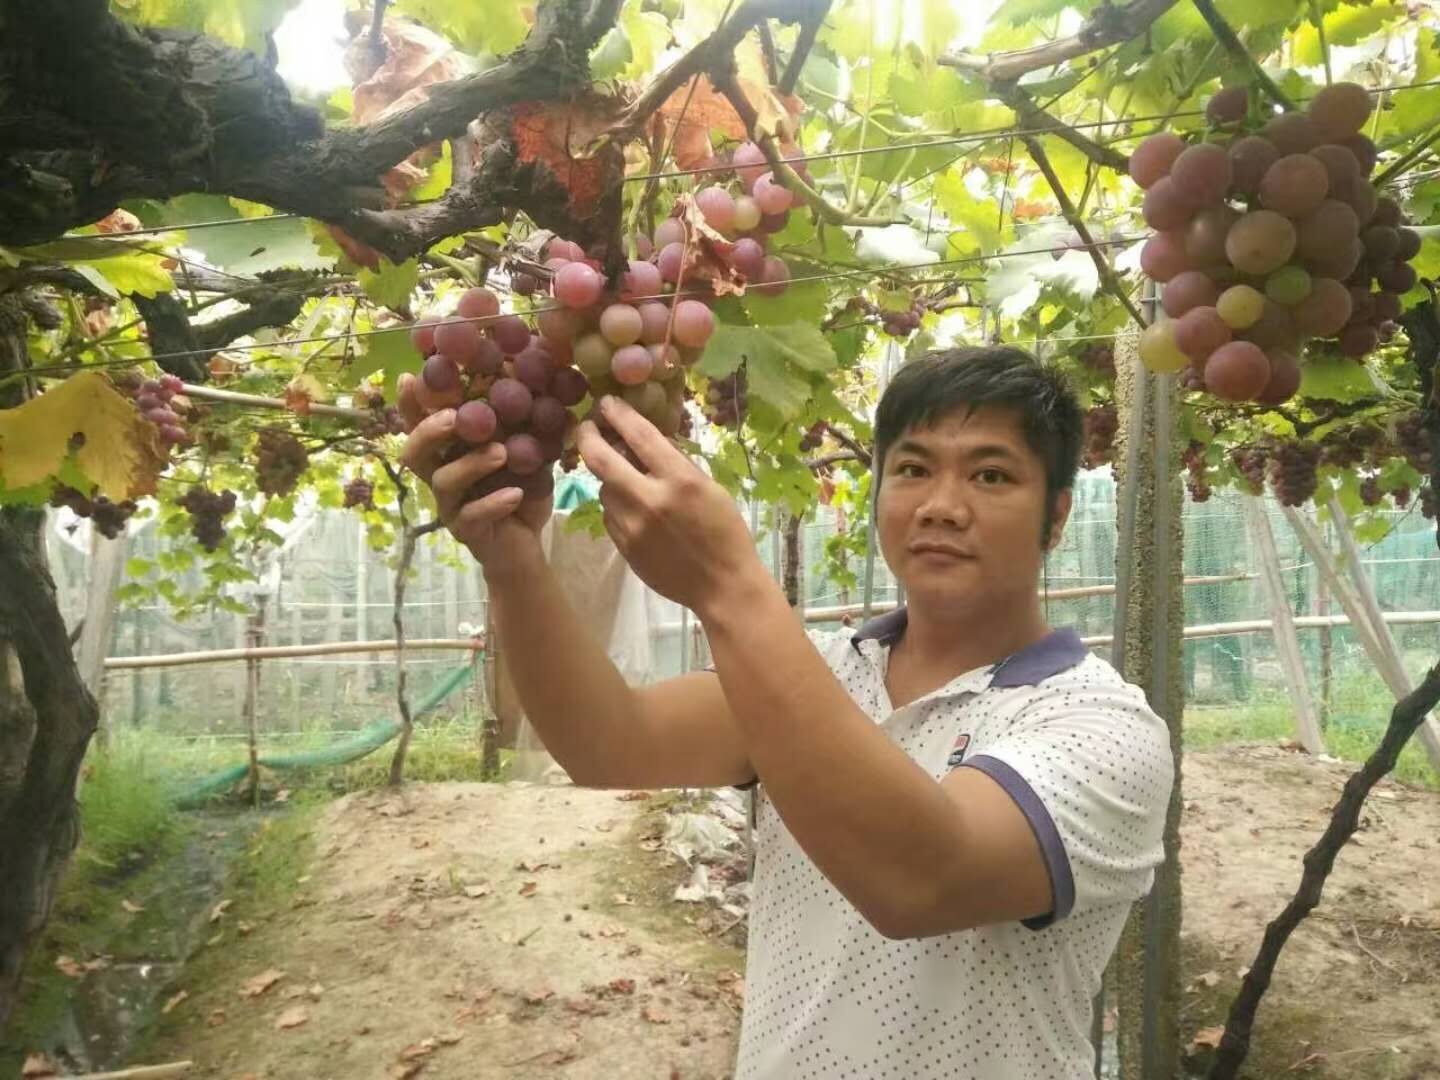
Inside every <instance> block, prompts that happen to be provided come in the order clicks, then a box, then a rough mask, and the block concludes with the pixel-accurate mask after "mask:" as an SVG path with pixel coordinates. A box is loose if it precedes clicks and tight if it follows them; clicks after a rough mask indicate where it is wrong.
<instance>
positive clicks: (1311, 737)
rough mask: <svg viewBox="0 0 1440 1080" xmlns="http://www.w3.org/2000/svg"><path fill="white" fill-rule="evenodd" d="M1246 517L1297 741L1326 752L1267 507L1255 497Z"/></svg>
mask: <svg viewBox="0 0 1440 1080" xmlns="http://www.w3.org/2000/svg"><path fill="white" fill-rule="evenodd" d="M1245 516H1246V518H1247V519H1248V524H1249V526H1250V536H1251V538H1252V539H1253V540H1254V542H1255V548H1256V553H1257V554H1258V555H1259V557H1260V569H1261V577H1260V584H1261V587H1262V589H1263V590H1264V593H1265V602H1266V604H1267V606H1268V607H1269V609H1270V621H1271V622H1273V623H1274V624H1275V651H1276V652H1277V653H1279V654H1280V667H1281V669H1282V670H1283V671H1284V672H1285V681H1286V682H1287V683H1289V686H1290V694H1291V696H1292V697H1293V698H1294V700H1295V738H1296V740H1297V741H1298V742H1299V743H1300V745H1301V746H1303V747H1305V749H1306V750H1307V751H1309V752H1310V753H1312V754H1323V753H1324V752H1325V738H1324V736H1323V735H1321V733H1320V718H1319V716H1318V715H1317V714H1316V712H1315V699H1314V698H1313V697H1312V696H1311V694H1310V684H1309V682H1308V681H1307V680H1306V678H1305V661H1304V659H1303V658H1302V657H1301V655H1300V638H1299V635H1298V634H1296V632H1295V613H1294V612H1292V611H1291V610H1290V604H1289V602H1288V600H1287V599H1286V595H1285V583H1284V581H1283V580H1281V577H1280V553H1279V552H1278V551H1277V550H1276V548H1275V534H1274V533H1273V532H1272V531H1271V530H1270V519H1269V518H1268V517H1267V516H1266V514H1265V505H1264V503H1262V502H1261V500H1260V499H1259V498H1258V497H1257V496H1254V495H1250V496H1247V497H1246V498H1245Z"/></svg>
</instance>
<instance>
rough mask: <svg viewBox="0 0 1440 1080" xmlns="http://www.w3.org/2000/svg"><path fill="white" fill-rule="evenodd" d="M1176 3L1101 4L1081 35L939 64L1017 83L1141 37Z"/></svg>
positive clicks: (1141, 0)
mask: <svg viewBox="0 0 1440 1080" xmlns="http://www.w3.org/2000/svg"><path fill="white" fill-rule="evenodd" d="M1176 2H1177V0H1132V2H1131V3H1129V4H1123V5H1120V6H1115V5H1113V4H1100V5H1099V6H1098V7H1097V8H1096V9H1095V10H1094V12H1092V13H1091V15H1090V18H1089V19H1088V20H1087V21H1086V23H1085V25H1084V26H1082V27H1081V28H1080V31H1079V32H1078V33H1076V34H1074V35H1072V36H1071V37H1068V38H1061V39H1060V40H1058V41H1050V42H1046V43H1045V44H1044V45H1036V46H1034V47H1033V48H1029V49H1016V50H1014V51H1013V52H1003V53H991V54H990V55H987V56H980V55H977V54H974V53H951V54H948V55H946V56H942V57H940V59H939V61H938V62H939V63H941V64H944V65H946V66H947V67H953V68H960V69H961V70H963V71H972V72H974V73H975V74H977V75H979V76H980V77H981V78H983V79H984V80H985V81H986V82H991V83H996V82H1014V81H1015V80H1017V79H1019V78H1020V77H1021V76H1022V75H1028V74H1029V73H1030V72H1032V71H1039V70H1040V69H1041V68H1048V67H1055V66H1057V65H1058V64H1063V63H1064V62H1065V61H1066V60H1073V59H1075V58H1076V57H1077V56H1084V55H1085V54H1087V53H1092V52H1095V51H1096V50H1097V49H1103V48H1105V47H1106V46H1109V45H1117V44H1119V43H1120V42H1122V41H1129V40H1130V39H1131V38H1135V37H1139V36H1140V35H1141V34H1143V33H1144V32H1145V31H1146V30H1148V29H1149V28H1150V24H1151V23H1153V22H1154V21H1155V20H1156V19H1158V18H1159V17H1160V16H1161V15H1163V14H1165V12H1166V11H1168V10H1170V8H1172V7H1174V6H1175V4H1176Z"/></svg>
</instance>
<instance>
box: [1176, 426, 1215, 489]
mask: <svg viewBox="0 0 1440 1080" xmlns="http://www.w3.org/2000/svg"><path fill="white" fill-rule="evenodd" d="M1180 461H1181V463H1182V464H1183V465H1184V466H1185V488H1186V490H1187V491H1189V492H1190V498H1191V499H1192V500H1194V501H1195V502H1197V503H1202V502H1205V501H1206V500H1208V499H1209V498H1210V491H1211V488H1210V478H1209V476H1207V475H1206V470H1205V444H1204V443H1202V442H1197V441H1196V440H1193V439H1192V440H1191V441H1190V445H1189V446H1187V447H1186V448H1185V449H1184V450H1183V451H1182V452H1181V454H1180Z"/></svg>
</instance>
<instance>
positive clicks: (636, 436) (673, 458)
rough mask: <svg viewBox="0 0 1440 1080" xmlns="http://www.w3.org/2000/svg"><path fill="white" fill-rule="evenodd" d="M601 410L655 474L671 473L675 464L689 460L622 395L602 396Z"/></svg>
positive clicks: (674, 468)
mask: <svg viewBox="0 0 1440 1080" xmlns="http://www.w3.org/2000/svg"><path fill="white" fill-rule="evenodd" d="M600 414H601V415H602V416H604V417H605V419H606V420H607V421H609V423H610V426H611V427H613V428H614V429H615V430H616V431H617V432H619V433H620V437H621V438H622V439H624V440H625V442H626V443H627V444H628V445H629V447H630V449H631V450H634V451H635V455H636V457H638V458H639V459H640V460H641V461H643V462H644V463H645V467H646V468H647V469H649V470H650V471H651V472H652V473H654V474H655V475H657V476H663V475H666V474H673V473H674V472H675V470H676V466H677V465H680V464H688V462H686V460H685V455H684V454H682V453H680V451H679V450H676V449H675V447H674V446H673V445H672V444H671V442H670V440H669V439H667V438H665V436H664V435H662V434H660V429H659V428H657V427H656V426H655V425H654V424H652V423H651V422H650V421H649V420H646V419H645V417H643V416H641V415H640V414H639V413H638V412H636V411H635V408H634V407H633V406H632V405H631V404H630V403H629V402H628V401H626V400H625V399H624V398H618V397H615V396H614V395H606V396H605V397H603V398H601V399H600Z"/></svg>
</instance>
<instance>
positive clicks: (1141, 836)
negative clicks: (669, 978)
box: [736, 609, 1174, 1080]
mask: <svg viewBox="0 0 1440 1080" xmlns="http://www.w3.org/2000/svg"><path fill="white" fill-rule="evenodd" d="M904 626H905V613H904V610H903V609H901V610H899V611H896V612H894V613H892V614H890V615H887V616H884V617H882V618H880V619H876V620H873V621H872V622H871V623H869V624H867V625H866V626H864V627H862V628H861V629H860V630H859V631H858V632H856V631H850V630H846V631H842V632H840V633H837V634H825V633H816V634H813V635H812V640H813V641H814V642H815V644H816V646H817V647H818V648H819V649H820V652H821V654H822V655H823V656H824V657H825V659H826V660H827V661H828V662H829V664H830V669H831V670H832V671H833V672H834V673H835V675H836V677H837V678H838V679H839V680H840V681H841V683H842V684H843V685H844V686H845V689H846V690H847V691H848V692H849V693H850V696H851V697H852V698H853V699H854V700H855V702H856V703H857V704H858V705H859V706H860V707H861V708H862V709H864V710H865V711H866V712H867V713H868V714H869V715H870V716H871V717H872V718H873V719H874V720H875V721H876V723H877V724H879V725H880V727H881V728H882V729H883V730H884V731H885V732H886V733H887V734H888V735H889V736H890V738H891V739H892V740H893V741H894V742H895V743H896V744H897V745H898V746H899V747H900V748H901V749H903V750H904V751H905V752H906V753H907V754H909V755H910V757H911V758H913V759H914V760H915V761H916V762H918V763H919V764H920V765H921V766H922V767H923V768H925V769H926V770H927V771H928V772H929V773H930V775H931V776H933V777H935V779H936V780H940V779H941V778H943V777H944V776H945V775H946V774H947V773H948V772H949V771H950V770H952V769H955V768H972V769H982V770H984V771H985V772H986V773H987V774H989V775H990V776H991V777H993V778H994V779H995V780H996V781H998V782H999V783H1000V784H1001V785H1002V786H1003V787H1004V788H1005V790H1006V791H1008V792H1009V793H1010V795H1011V796H1012V797H1013V798H1014V799H1015V801H1016V803H1017V804H1018V805H1019V806H1020V808H1021V809H1022V810H1023V811H1024V813H1025V815H1026V817H1027V818H1028V819H1029V822H1030V825H1031V827H1032V828H1033V829H1034V830H1035V835H1036V837H1037V838H1038V839H1039V841H1040V845H1041V848H1042V849H1043V851H1044V854H1045V859H1046V862H1047V864H1048V867H1049V871H1050V880H1051V884H1052V887H1053V892H1054V897H1055V904H1054V909H1053V910H1052V911H1051V912H1050V913H1048V914H1046V915H1044V916H1041V917H1039V918H1035V919H1027V920H1024V921H1023V922H1015V923H1005V924H995V925H989V926H983V927H979V928H976V929H973V930H965V931H962V932H959V933H953V934H943V935H939V936H936V937H929V938H921V939H917V940H905V941H893V940H890V939H888V938H886V937H884V936H883V935H881V934H880V933H879V932H877V931H876V930H875V929H873V928H872V927H871V926H870V924H869V923H867V922H866V921H865V919H864V918H863V917H862V916H861V915H860V914H859V912H857V911H856V910H855V909H854V907H852V906H851V904H850V903H849V901H847V900H846V899H845V897H844V896H842V895H841V894H840V892H839V891H838V890H837V889H836V888H835V887H834V886H833V885H831V884H830V882H829V880H828V879H826V878H825V876H824V875H823V874H822V873H821V872H820V871H819V869H817V868H816V866H815V864H814V863H813V862H811V861H810V859H809V858H808V857H807V856H806V854H805V853H804V851H802V850H801V848H800V846H799V845H798V844H797V843H796V842H795V839H794V837H792V836H791V835H790V832H789V830H788V829H786V827H785V825H784V823H783V822H782V821H781V820H780V817H779V815H778V814H777V813H776V812H775V809H774V807H773V806H772V805H771V804H770V802H769V800H768V799H766V798H765V795H764V786H763V784H762V785H761V786H760V787H759V788H758V790H757V792H756V804H757V805H756V833H755V848H756V850H755V880H754V892H753V900H752V905H751V910H750V939H749V954H748V960H747V969H746V977H745V986H746V994H745V997H746V1000H745V1014H744V1020H743V1024H742V1030H741V1036H740V1052H739V1059H738V1063H737V1066H736V1078H737V1080H839V1078H843V1077H854V1078H863V1080H885V1078H893V1080H932V1078H933V1080H940V1078H942V1077H943V1078H944V1080H1090V1078H1091V1077H1092V1076H1093V1070H1094V1060H1095V1056H1094V1051H1093V1049H1092V1047H1091V1044H1090V1020H1091V1003H1092V1000H1093V998H1094V996H1095V994H1096V993H1097V992H1098V990H1099V988H1100V979H1101V974H1102V972H1103V971H1104V969H1105V966H1106V964H1107V962H1108V961H1109V958H1110V955H1111V953H1112V952H1113V951H1114V948H1115V945H1116V942H1117V941H1118V940H1119V936H1120V931H1121V928H1122V926H1123V925H1124V922H1125V918H1126V915H1127V913H1128V911H1129V909H1130V905H1131V904H1132V903H1133V902H1134V901H1135V900H1137V899H1139V898H1140V897H1142V896H1144V895H1145V893H1146V892H1147V891H1148V890H1149V888H1150V885H1151V882H1152V881H1153V879H1154V871H1155V867H1156V866H1158V865H1159V864H1160V862H1161V861H1162V860H1163V857H1164V849H1163V846H1162V843H1161V835H1162V830H1163V826H1164V820H1165V807H1166V803H1167V802H1168V800H1169V797H1170V790H1171V785H1172V784H1173V782H1174V764H1173V761H1172V757H1171V753H1170V740H1169V735H1168V733H1167V731H1166V729H1165V725H1164V724H1163V722H1162V721H1161V720H1160V719H1159V718H1158V717H1157V716H1156V715H1155V714H1154V713H1152V712H1151V711H1150V709H1149V707H1148V706H1147V705H1146V702H1145V698H1144V695H1143V694H1142V693H1141V692H1140V690H1139V689H1138V688H1136V687H1134V686H1132V685H1130V684H1129V683H1127V682H1125V681H1124V680H1123V679H1122V678H1121V677H1120V676H1119V674H1117V673H1116V671H1115V669H1114V668H1112V667H1111V666H1110V665H1109V664H1107V663H1105V662H1104V661H1103V660H1101V659H1099V658H1098V657H1095V656H1093V655H1091V654H1090V653H1089V652H1088V650H1086V648H1085V647H1084V646H1083V645H1082V644H1081V642H1080V639H1079V637H1077V636H1076V635H1075V633H1074V632H1073V631H1070V630H1057V631H1055V632H1054V633H1052V634H1050V635H1049V636H1048V637H1046V638H1045V639H1044V640H1042V641H1040V642H1037V643H1036V644H1034V645H1032V646H1030V647H1029V648H1027V649H1024V650H1022V651H1021V652H1018V653H1016V654H1015V655H1013V656H1011V657H1009V658H1008V659H1006V660H1004V661H1002V662H1000V663H999V664H996V665H994V666H991V667H987V668H982V669H978V670H975V671H971V672H968V673H966V674H964V675H961V676H959V677H958V678H956V679H954V680H953V681H951V682H950V683H949V684H947V685H946V686H944V687H942V688H940V689H939V690H936V691H934V692H933V693H930V694H928V695H926V696H925V697H923V698H920V699H918V700H917V701H914V702H912V703H910V704H909V705H906V706H905V707H904V708H901V709H892V708H891V707H890V700H889V695H888V694H887V692H886V689H885V668H886V663H887V661H888V657H889V651H890V647H891V645H893V644H894V642H895V641H897V640H898V639H899V637H900V634H901V633H903V631H904Z"/></svg>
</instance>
